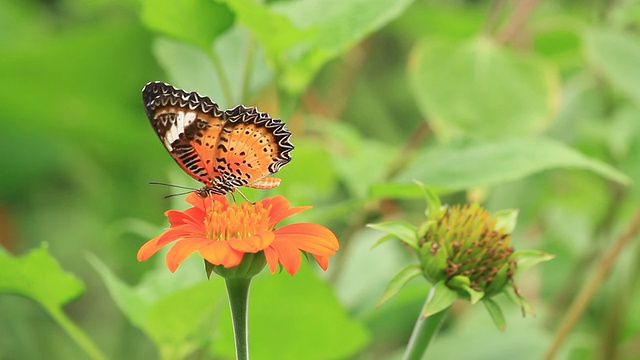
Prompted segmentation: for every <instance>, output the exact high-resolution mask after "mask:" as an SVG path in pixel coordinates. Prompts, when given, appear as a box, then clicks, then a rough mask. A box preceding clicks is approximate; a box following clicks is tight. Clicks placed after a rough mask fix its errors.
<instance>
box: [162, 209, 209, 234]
mask: <svg viewBox="0 0 640 360" xmlns="http://www.w3.org/2000/svg"><path fill="white" fill-rule="evenodd" d="M164 214H165V216H167V217H168V218H169V223H170V224H171V227H174V226H178V225H183V224H193V225H199V226H201V227H202V229H204V218H205V213H204V211H202V210H200V209H198V208H190V209H187V210H184V211H180V210H167V211H165V213H164ZM203 231H204V230H203Z"/></svg>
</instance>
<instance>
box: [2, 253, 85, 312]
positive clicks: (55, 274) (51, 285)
mask: <svg viewBox="0 0 640 360" xmlns="http://www.w3.org/2000/svg"><path fill="white" fill-rule="evenodd" d="M83 292H84V285H83V284H82V282H81V281H80V280H78V278H77V277H75V276H74V275H71V274H68V273H65V272H64V271H63V270H62V269H61V268H60V265H59V264H58V262H57V261H56V260H55V259H54V258H53V257H51V255H50V254H49V251H48V250H47V246H42V247H40V248H39V249H35V250H31V251H30V252H29V253H28V254H26V255H24V256H22V257H13V256H11V255H9V254H8V253H7V252H6V251H5V250H4V248H3V247H1V246H0V293H10V294H17V295H22V296H25V297H27V298H30V299H32V300H34V301H36V302H38V303H40V304H41V305H42V306H43V307H45V308H46V309H48V310H51V309H55V308H60V307H62V306H63V305H64V304H66V303H68V302H69V301H71V300H73V299H75V298H76V297H78V296H80V294H82V293H83Z"/></svg>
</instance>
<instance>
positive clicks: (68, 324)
mask: <svg viewBox="0 0 640 360" xmlns="http://www.w3.org/2000/svg"><path fill="white" fill-rule="evenodd" d="M45 308H46V309H47V311H48V312H49V314H50V315H51V317H53V319H54V320H55V321H56V322H57V323H58V324H59V325H60V326H61V327H62V328H63V329H64V330H65V331H66V332H67V334H68V335H69V336H70V337H71V339H73V341H75V343H76V344H78V346H80V347H81V348H82V350H84V351H85V352H86V353H87V354H88V355H89V357H90V358H91V359H96V360H104V359H106V358H107V357H106V356H105V355H104V354H103V353H102V351H100V349H98V347H97V346H96V344H94V343H93V341H91V339H90V338H89V337H88V336H87V334H85V332H84V331H82V329H81V328H80V327H78V325H76V324H75V323H74V322H73V321H71V319H69V318H68V317H67V315H66V314H65V313H64V312H63V311H62V310H61V309H60V308H58V307H45Z"/></svg>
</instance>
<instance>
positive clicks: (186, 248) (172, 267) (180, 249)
mask: <svg viewBox="0 0 640 360" xmlns="http://www.w3.org/2000/svg"><path fill="white" fill-rule="evenodd" d="M210 241H211V239H207V238H205V237H200V238H193V237H189V238H184V239H181V240H179V241H178V242H176V244H175V245H173V246H172V247H171V249H169V252H167V257H166V259H165V260H166V261H167V267H168V268H169V271H171V272H174V271H176V269H177V268H178V265H180V263H182V262H183V261H184V260H185V259H186V258H188V257H189V255H191V254H193V253H194V252H195V251H197V250H199V249H201V248H202V247H204V246H207V244H208V243H209V242H210Z"/></svg>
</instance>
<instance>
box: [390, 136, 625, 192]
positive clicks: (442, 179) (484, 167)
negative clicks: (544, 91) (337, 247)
mask: <svg viewBox="0 0 640 360" xmlns="http://www.w3.org/2000/svg"><path fill="white" fill-rule="evenodd" d="M556 168H577V169H586V170H590V171H593V172H595V173H597V174H599V175H600V176H603V177H606V178H607V179H609V180H612V181H616V182H619V183H621V184H624V185H627V184H629V183H630V180H629V178H628V177H627V176H626V175H625V174H623V173H621V172H620V171H618V170H616V169H614V168H613V167H611V166H610V165H608V164H606V163H603V162H601V161H599V160H596V159H591V158H588V157H586V156H584V155H582V154H580V153H578V152H577V151H575V150H573V149H572V148H570V147H567V146H566V145H564V144H562V143H559V142H556V141H554V140H551V139H546V138H541V137H540V138H527V139H506V140H500V141H493V142H486V143H476V144H472V145H459V144H458V145H455V144H445V145H440V146H438V147H435V148H430V149H426V150H425V151H423V152H422V153H420V154H419V155H418V156H417V157H416V158H415V159H414V160H413V161H412V162H411V163H410V164H409V165H408V167H407V168H406V169H405V171H403V172H402V173H401V174H399V175H398V177H397V178H396V179H395V181H396V182H397V183H405V184H407V185H406V186H407V187H409V186H413V185H408V184H409V183H412V182H413V181H414V180H419V181H420V182H423V183H425V184H427V185H428V186H430V187H432V188H433V189H435V190H437V191H439V192H441V193H442V192H453V191H459V190H465V189H468V188H472V187H478V186H493V185H498V184H502V183H505V182H509V181H515V180H519V179H522V178H524V177H527V176H529V175H531V174H534V173H536V172H540V171H544V170H550V169H556Z"/></svg>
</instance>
